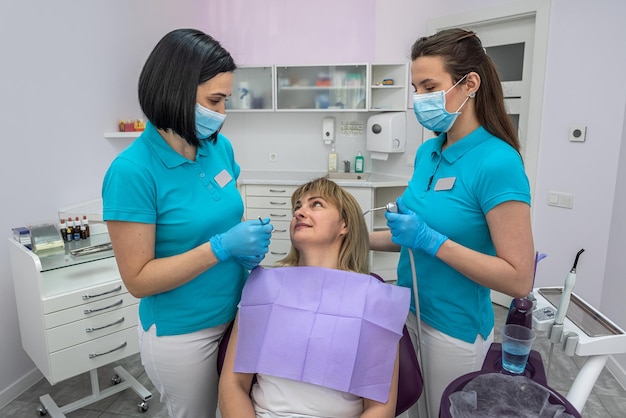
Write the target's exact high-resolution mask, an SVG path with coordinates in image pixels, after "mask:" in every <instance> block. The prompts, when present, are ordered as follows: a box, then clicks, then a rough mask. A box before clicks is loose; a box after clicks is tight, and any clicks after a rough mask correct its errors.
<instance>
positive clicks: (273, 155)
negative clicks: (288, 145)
mask: <svg viewBox="0 0 626 418" xmlns="http://www.w3.org/2000/svg"><path fill="white" fill-rule="evenodd" d="M267 159H268V160H269V161H278V153H277V152H273V151H272V152H270V153H269V154H268V156H267Z"/></svg>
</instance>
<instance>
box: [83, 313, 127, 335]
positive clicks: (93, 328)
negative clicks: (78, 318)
mask: <svg viewBox="0 0 626 418" xmlns="http://www.w3.org/2000/svg"><path fill="white" fill-rule="evenodd" d="M122 322H124V317H121V318H120V319H118V320H117V321H115V322H111V323H110V324H109V325H102V326H101V327H89V328H85V332H94V331H100V330H101V329H105V328H108V327H112V326H113V325H117V324H121V323H122Z"/></svg>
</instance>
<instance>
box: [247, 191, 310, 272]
mask: <svg viewBox="0 0 626 418" xmlns="http://www.w3.org/2000/svg"><path fill="white" fill-rule="evenodd" d="M297 187H298V186H296V185H275V184H274V185H272V184H248V185H245V186H242V197H243V199H244V204H245V208H246V209H245V210H246V212H245V217H246V219H257V218H259V217H260V218H262V219H265V218H270V221H271V223H272V225H273V226H274V232H273V233H272V241H271V243H270V249H269V252H268V253H267V255H266V256H265V258H264V259H263V262H262V263H261V265H263V266H273V265H274V264H276V262H277V261H278V260H280V259H282V258H284V257H285V256H286V255H287V254H288V253H289V249H290V248H291V240H290V239H289V222H291V216H292V215H291V195H292V194H293V192H294V191H295V190H296V188H297Z"/></svg>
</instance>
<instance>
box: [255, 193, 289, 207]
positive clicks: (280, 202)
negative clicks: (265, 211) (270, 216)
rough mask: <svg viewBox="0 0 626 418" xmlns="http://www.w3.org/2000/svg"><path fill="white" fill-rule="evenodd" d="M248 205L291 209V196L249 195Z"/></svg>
mask: <svg viewBox="0 0 626 418" xmlns="http://www.w3.org/2000/svg"><path fill="white" fill-rule="evenodd" d="M246 206H247V207H249V208H270V209H274V208H276V209H291V198H290V197H281V196H248V197H247V199H246Z"/></svg>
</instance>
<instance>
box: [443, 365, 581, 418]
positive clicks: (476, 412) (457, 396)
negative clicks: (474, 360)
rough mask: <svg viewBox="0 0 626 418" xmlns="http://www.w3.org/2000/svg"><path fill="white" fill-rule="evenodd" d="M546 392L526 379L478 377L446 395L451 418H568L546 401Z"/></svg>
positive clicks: (548, 394) (567, 415)
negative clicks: (448, 396)
mask: <svg viewBox="0 0 626 418" xmlns="http://www.w3.org/2000/svg"><path fill="white" fill-rule="evenodd" d="M549 399H550V390H549V389H547V388H545V387H543V386H541V385H539V384H537V383H535V382H533V381H532V380H531V379H529V378H528V377H526V376H510V375H505V374H500V373H488V374H482V375H478V376H477V377H475V378H474V379H472V380H471V381H470V382H469V383H467V384H466V385H465V387H464V388H463V389H462V390H460V391H457V392H454V393H452V394H451V395H450V414H451V415H452V417H453V418H478V417H480V418H503V417H509V418H513V417H514V418H544V417H545V418H548V417H549V418H570V417H572V418H573V416H572V415H570V414H568V413H567V412H565V407H564V406H563V405H561V404H558V405H555V404H552V403H550V402H549Z"/></svg>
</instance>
